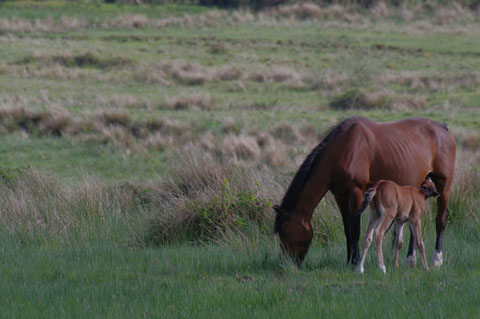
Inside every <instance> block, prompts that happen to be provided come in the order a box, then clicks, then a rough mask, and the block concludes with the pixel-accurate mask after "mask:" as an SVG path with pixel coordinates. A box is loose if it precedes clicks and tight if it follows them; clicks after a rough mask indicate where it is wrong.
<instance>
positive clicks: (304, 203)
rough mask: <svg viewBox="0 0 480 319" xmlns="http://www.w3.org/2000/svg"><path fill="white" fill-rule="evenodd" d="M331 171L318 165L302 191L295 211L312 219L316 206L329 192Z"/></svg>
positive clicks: (296, 213)
mask: <svg viewBox="0 0 480 319" xmlns="http://www.w3.org/2000/svg"><path fill="white" fill-rule="evenodd" d="M330 172H331V170H330V169H329V168H327V167H325V168H324V167H322V166H317V168H316V169H315V170H314V172H313V174H312V176H310V177H309V179H308V180H307V182H306V183H305V185H304V187H303V189H302V191H301V192H300V194H299V196H298V199H297V201H296V204H295V209H294V213H295V215H299V216H302V217H305V218H306V219H308V220H310V218H311V217H312V214H313V211H314V209H315V207H317V205H318V203H319V202H320V201H321V200H322V198H323V197H324V196H325V194H326V193H327V192H328V188H329V184H330Z"/></svg>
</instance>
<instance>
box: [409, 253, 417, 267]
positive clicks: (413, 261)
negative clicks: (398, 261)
mask: <svg viewBox="0 0 480 319" xmlns="http://www.w3.org/2000/svg"><path fill="white" fill-rule="evenodd" d="M416 265H417V257H416V256H415V255H410V256H408V257H407V266H408V267H410V268H415V266H416Z"/></svg>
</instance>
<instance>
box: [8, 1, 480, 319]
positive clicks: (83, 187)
mask: <svg viewBox="0 0 480 319" xmlns="http://www.w3.org/2000/svg"><path fill="white" fill-rule="evenodd" d="M479 30H480V16H479V15H478V13H476V12H474V11H469V10H467V9H464V8H462V7H460V6H458V5H445V6H439V7H437V8H431V7H424V8H420V7H414V6H412V7H403V8H399V7H397V8H391V7H388V6H385V5H384V4H381V3H380V4H377V5H376V6H374V7H373V8H371V9H368V10H367V9H361V8H358V7H348V8H347V7H342V6H340V5H334V6H330V7H325V8H319V7H318V6H316V5H312V4H306V5H291V6H285V7H279V8H276V9H270V10H265V11H261V12H250V11H248V10H237V11H235V10H217V9H214V8H207V7H200V6H195V5H187V4H183V5H178V4H169V5H158V6H148V5H136V6H120V5H108V4H95V3H90V4H87V3H83V4H80V3H75V4H74V3H70V2H63V1H57V0H52V1H41V2H37V1H35V2H30V1H13V2H10V1H6V2H1V3H0V135H1V141H2V143H0V180H1V187H2V191H1V192H0V204H1V210H0V229H1V231H0V233H1V236H0V237H1V243H0V260H1V262H0V276H1V278H2V285H0V296H1V299H2V301H3V302H2V304H1V305H0V314H1V317H5V318H12V317H24V318H31V317H55V318H58V317H86V318H91V317H112V318H118V317H141V316H146V317H166V318H170V317H171V318H178V317H188V318H192V317H232V318H243V317H247V316H248V317H262V318H264V317H267V318H270V317H272V318H273V317H282V318H287V317H293V316H295V317H301V316H305V317H344V316H348V317H353V316H355V317H360V318H367V317H373V316H379V317H382V318H383V317H385V318H404V317H420V318H430V317H435V318H448V317H453V316H455V317H459V318H477V317H478V316H479V315H480V305H479V303H478V300H479V298H480V295H479V291H480V287H479V285H480V283H479V281H478V277H479V275H480V250H479V249H478V247H479V244H480V220H479V217H478V214H477V213H478V207H479V205H480V200H479V198H480V170H479V167H480V151H479V148H480V91H479V90H478V86H479V84H480V68H479V64H478V61H479V57H480V47H479V46H478V43H480V31H479ZM354 115H361V116H365V117H368V118H370V119H374V120H378V121H390V120H397V119H401V118H406V117H412V116H426V117H429V118H432V119H434V120H437V121H440V122H446V123H448V126H449V129H450V131H451V132H452V134H453V135H454V137H455V139H456V141H457V167H456V172H455V181H454V186H453V194H452V199H451V203H450V217H449V222H448V225H447V229H446V232H445V238H444V248H443V250H444V255H445V260H444V264H443V266H442V267H441V268H440V269H432V270H431V271H430V272H425V271H423V269H421V267H419V266H417V268H415V269H409V268H407V267H406V266H405V264H404V263H403V264H401V267H400V268H399V269H398V270H396V269H394V267H393V262H392V260H393V252H392V251H391V250H390V249H389V248H388V247H387V246H388V244H385V247H384V252H385V254H386V267H387V273H388V274H387V275H383V274H382V273H380V272H379V271H378V270H377V267H376V262H375V259H376V258H375V254H374V253H373V252H372V251H373V250H372V249H371V250H370V256H369V258H367V263H366V273H365V274H364V275H360V274H359V273H357V272H356V271H353V270H352V269H351V268H349V267H347V265H346V263H345V261H346V251H345V250H346V249H345V239H344V236H343V227H342V222H341V218H340V214H339V212H338V209H337V207H336V205H335V204H334V200H333V199H332V198H331V196H327V198H326V199H325V200H323V201H322V202H321V203H320V205H319V207H318V208H317V212H316V214H315V216H314V228H315V238H314V243H313V245H312V247H311V249H310V251H309V254H308V255H307V258H306V263H305V265H304V267H303V268H302V269H300V270H299V269H296V268H295V267H294V266H293V265H292V264H291V263H290V262H289V261H285V260H283V259H282V258H281V256H280V249H279V244H278V241H277V238H276V237H275V236H274V235H273V233H272V226H273V210H272V209H271V206H272V204H274V203H278V202H279V200H280V199H281V197H282V195H283V193H284V191H285V188H286V187H287V186H288V183H289V182H290V180H291V178H292V176H293V174H294V173H295V171H296V169H297V168H298V166H299V165H300V163H301V162H302V160H303V159H304V157H305V156H306V155H307V154H308V152H309V151H310V150H311V149H312V148H313V147H314V146H315V145H317V144H318V143H319V142H320V140H321V138H322V133H323V132H324V131H325V130H326V129H328V128H329V127H330V126H331V125H333V124H334V123H336V122H338V121H339V120H340V119H343V118H345V117H349V116H354ZM435 206H436V204H434V203H433V202H432V203H431V205H430V206H429V209H428V211H427V213H426V215H425V216H424V218H423V233H424V238H425V244H426V248H427V254H428V255H429V256H431V255H432V253H433V247H434V239H435V224H434V218H435V215H434V211H435V208H436V207H435ZM364 222H366V218H365V220H364ZM365 226H366V225H365V223H364V227H365ZM362 229H364V228H362ZM388 238H390V236H388ZM387 241H389V240H387ZM405 254H406V252H403V256H405ZM429 262H430V260H429Z"/></svg>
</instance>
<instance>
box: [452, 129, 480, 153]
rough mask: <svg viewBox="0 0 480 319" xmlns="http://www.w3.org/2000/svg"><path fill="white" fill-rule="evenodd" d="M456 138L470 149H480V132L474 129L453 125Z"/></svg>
mask: <svg viewBox="0 0 480 319" xmlns="http://www.w3.org/2000/svg"><path fill="white" fill-rule="evenodd" d="M450 131H451V132H452V134H453V136H454V137H455V140H456V141H457V143H458V144H460V145H461V146H462V147H464V148H465V149H467V150H470V151H477V150H480V133H479V132H478V131H477V130H474V129H467V128H463V127H455V126H454V127H451V128H450Z"/></svg>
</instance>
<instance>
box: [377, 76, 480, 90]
mask: <svg viewBox="0 0 480 319" xmlns="http://www.w3.org/2000/svg"><path fill="white" fill-rule="evenodd" d="M381 81H386V82H388V83H395V84H400V85H403V86H406V87H408V88H409V89H411V90H415V91H425V90H429V91H433V92H438V91H446V92H451V91H454V90H456V89H460V88H468V87H473V86H477V85H478V84H480V74H479V73H477V72H466V73H460V74H422V73H420V72H400V73H387V74H386V75H385V76H383V77H382V79H381Z"/></svg>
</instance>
